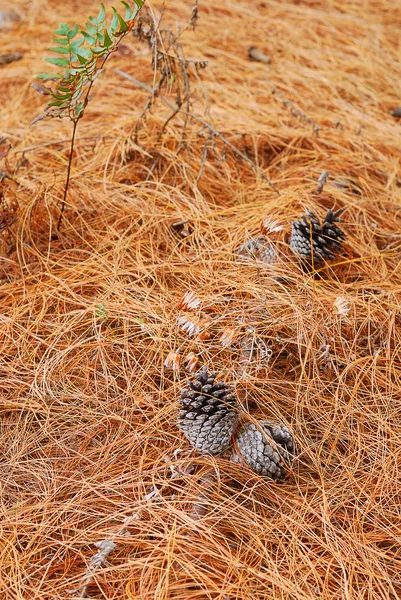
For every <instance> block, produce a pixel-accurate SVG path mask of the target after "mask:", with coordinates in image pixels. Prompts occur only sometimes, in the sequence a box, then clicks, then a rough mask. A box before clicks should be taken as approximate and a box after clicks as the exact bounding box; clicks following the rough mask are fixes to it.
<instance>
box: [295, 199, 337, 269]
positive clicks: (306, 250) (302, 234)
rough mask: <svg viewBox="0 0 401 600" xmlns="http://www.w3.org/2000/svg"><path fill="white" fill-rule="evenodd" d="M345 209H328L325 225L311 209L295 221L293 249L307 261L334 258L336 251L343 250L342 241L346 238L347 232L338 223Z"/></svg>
mask: <svg viewBox="0 0 401 600" xmlns="http://www.w3.org/2000/svg"><path fill="white" fill-rule="evenodd" d="M344 210H345V209H344V208H341V209H340V210H338V211H337V212H333V211H332V210H331V209H330V210H328V211H327V215H326V217H325V220H324V222H323V225H322V224H321V223H320V221H319V219H318V218H317V216H316V215H315V214H314V213H313V212H312V211H310V210H308V211H307V213H306V215H305V216H303V217H302V218H301V220H300V221H294V222H293V223H292V231H291V238H290V247H291V249H292V251H293V252H295V254H297V255H298V256H299V257H300V258H302V259H305V260H307V261H311V260H312V259H313V260H314V261H316V262H319V261H324V260H332V259H334V258H335V257H336V253H338V252H340V251H341V248H342V242H343V241H344V240H345V233H344V232H343V231H342V230H341V229H340V228H339V227H338V226H337V225H336V223H341V219H340V218H339V217H340V215H341V214H342V213H343V212H344ZM311 242H312V245H311Z"/></svg>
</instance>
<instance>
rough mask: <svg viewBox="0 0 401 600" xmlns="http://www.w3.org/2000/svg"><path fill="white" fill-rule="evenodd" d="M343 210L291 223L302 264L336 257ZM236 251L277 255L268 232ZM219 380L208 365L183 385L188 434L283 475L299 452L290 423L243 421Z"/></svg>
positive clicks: (210, 448)
mask: <svg viewBox="0 0 401 600" xmlns="http://www.w3.org/2000/svg"><path fill="white" fill-rule="evenodd" d="M343 211H344V209H340V210H338V211H336V212H334V211H333V210H328V211H327V214H326V217H325V218H324V221H323V222H321V221H319V219H318V217H317V216H316V215H315V214H314V213H313V212H312V211H307V213H306V214H305V215H304V216H302V217H301V219H300V220H299V221H294V222H293V223H292V229H291V236H290V240H289V246H290V248H291V250H292V252H293V253H294V254H295V255H296V256H297V257H298V258H299V260H300V261H301V262H302V263H304V264H309V265H310V264H314V263H319V262H320V263H321V262H324V261H326V260H332V259H334V258H335V256H336V253H338V252H340V250H341V248H342V242H343V241H344V239H345V234H344V233H343V231H342V230H341V229H340V228H339V227H338V225H337V223H340V222H341V219H340V216H341V214H342V213H343ZM272 226H274V223H273V224H272ZM262 232H263V228H262ZM237 253H238V255H239V256H241V257H243V258H252V257H253V258H257V259H259V260H261V261H263V262H266V263H273V262H275V260H276V247H275V245H274V244H273V243H271V242H269V243H268V242H267V240H266V238H265V236H264V235H262V236H259V237H258V238H254V239H252V240H248V242H246V243H245V244H244V245H243V246H241V248H239V250H238V251H237ZM215 379H216V373H213V374H211V375H209V374H208V372H207V369H206V367H204V368H203V369H202V371H201V372H200V373H199V374H198V375H197V376H196V380H195V381H194V382H189V383H188V385H187V387H185V388H184V389H183V391H182V393H181V398H180V412H179V418H178V424H179V427H180V428H181V430H182V431H183V433H184V434H185V436H186V437H187V438H188V440H189V441H190V443H191V444H192V446H194V447H195V448H197V450H199V452H202V453H210V454H222V453H225V452H230V453H231V456H230V458H231V460H232V461H233V462H237V463H240V464H243V465H247V466H248V467H250V468H251V469H252V470H253V471H254V472H255V473H257V474H259V475H263V476H265V477H269V478H271V479H274V480H280V479H282V478H283V477H284V476H285V473H286V467H287V466H288V465H290V463H291V459H292V457H293V455H294V453H295V443H294V440H293V437H292V435H291V433H290V432H289V430H288V428H287V427H285V426H282V425H277V424H274V423H271V422H269V421H265V420H262V421H257V422H256V423H254V422H249V423H245V424H244V425H242V426H240V425H239V416H238V415H239V411H238V404H237V399H236V396H235V393H234V392H233V389H232V388H231V387H230V386H229V385H228V384H226V383H224V382H216V381H215Z"/></svg>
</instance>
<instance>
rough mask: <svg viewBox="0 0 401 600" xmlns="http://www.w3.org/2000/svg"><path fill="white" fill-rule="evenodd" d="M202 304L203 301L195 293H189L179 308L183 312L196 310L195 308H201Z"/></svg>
mask: <svg viewBox="0 0 401 600" xmlns="http://www.w3.org/2000/svg"><path fill="white" fill-rule="evenodd" d="M200 304H201V300H200V298H198V296H197V295H196V294H195V292H187V293H186V294H185V295H184V297H183V299H182V300H181V302H180V306H179V307H180V308H182V309H183V310H195V308H199V306H200Z"/></svg>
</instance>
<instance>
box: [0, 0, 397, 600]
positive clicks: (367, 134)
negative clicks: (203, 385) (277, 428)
mask: <svg viewBox="0 0 401 600" xmlns="http://www.w3.org/2000/svg"><path fill="white" fill-rule="evenodd" d="M192 6H193V1H192V0H177V1H176V2H172V1H169V2H167V5H166V7H165V11H164V16H163V22H164V24H165V26H171V27H172V29H173V31H175V30H176V27H177V23H178V24H179V26H182V25H185V23H186V22H187V21H188V18H189V16H190V14H191V9H192ZM151 7H152V10H153V11H154V14H155V16H156V17H157V16H158V15H159V14H160V9H161V4H160V3H159V2H156V3H152V5H151ZM10 8H11V7H10V3H9V2H5V3H4V2H3V4H2V5H1V6H0V9H2V10H10ZM12 10H13V11H14V12H15V14H14V19H13V20H12V21H11V22H8V23H4V19H3V22H2V23H0V27H1V29H0V38H1V40H2V45H1V52H0V53H1V54H6V53H23V57H22V58H21V59H20V60H18V61H17V62H9V63H7V64H3V65H0V98H1V100H0V117H1V120H0V134H1V136H2V137H4V138H7V141H4V142H3V144H2V146H1V148H2V149H3V152H4V153H6V149H7V148H8V147H9V145H10V144H11V150H10V151H9V153H8V156H7V157H4V158H3V159H2V162H1V164H0V166H1V168H2V169H3V173H4V174H6V177H5V178H4V179H3V183H2V195H3V198H2V205H1V211H2V213H1V215H2V219H3V221H4V222H7V224H8V225H9V226H8V227H7V228H6V229H4V231H3V233H2V234H1V235H2V255H1V259H0V267H1V286H0V297H1V310H0V340H1V353H0V377H1V380H0V387H1V413H0V486H1V498H0V597H1V598H4V599H7V600H8V599H13V600H14V599H18V600H22V599H24V600H30V599H34V598H35V599H37V600H44V599H49V600H50V599H56V598H57V599H58V598H60V599H67V598H80V597H83V596H85V595H86V596H87V597H89V598H96V599H99V600H100V599H102V598H107V599H108V600H111V599H117V598H128V599H134V598H135V599H140V600H150V599H158V600H159V599H166V600H167V599H180V600H203V599H207V598H209V599H213V600H224V599H225V600H227V599H229V600H234V599H244V600H245V599H246V600H250V599H253V600H254V599H258V600H259V599H271V600H273V599H274V600H278V599H283V600H284V599H285V600H289V599H299V600H312V599H313V600H319V599H320V600H322V599H330V600H335V599H338V600H344V599H346V600H356V599H358V600H365V599H366V600H368V599H369V600H370V599H378V598H381V599H388V600H390V599H392V600H395V599H397V598H401V575H400V572H401V550H400V548H401V544H400V541H401V540H400V531H401V518H400V517H401V503H400V484H401V473H400V456H401V450H400V436H401V419H400V409H401V393H400V366H401V365H400V359H401V357H400V348H401V346H400V343H401V334H400V291H401V271H400V245H401V193H400V185H401V180H400V178H399V162H400V146H401V137H400V127H401V124H400V123H399V121H398V120H397V118H394V117H393V116H391V114H390V112H391V111H392V110H393V109H394V107H395V106H397V105H398V104H401V83H400V81H401V67H400V62H399V53H400V22H401V6H400V4H399V3H398V2H396V1H390V0H375V1H373V0H372V1H370V2H367V1H364V0H347V1H345V0H338V1H334V0H333V1H331V0H330V1H327V2H323V1H313V0H305V1H302V0H298V1H293V2H285V1H280V0H276V1H273V0H263V1H257V2H254V3H250V2H247V1H246V0H221V1H220V2H217V3H211V2H206V1H205V0H201V1H200V5H199V21H198V24H197V27H196V30H195V31H192V30H191V29H189V30H188V31H186V32H185V33H184V34H183V36H182V37H181V44H182V47H183V49H184V51H185V55H186V57H187V58H191V59H192V58H193V59H202V60H207V61H208V65H207V67H206V68H205V69H202V70H199V71H198V76H197V77H196V75H195V71H191V85H192V92H193V95H192V96H191V101H192V102H193V106H192V107H191V111H192V114H193V115H195V116H196V117H197V119H198V120H196V119H193V118H190V119H187V120H186V119H185V110H184V111H182V112H180V113H178V114H177V115H176V116H175V117H174V118H173V119H171V120H170V121H169V122H168V123H167V125H166V126H165V128H164V130H163V129H162V128H163V124H164V123H165V122H166V120H167V119H168V117H169V116H170V115H171V112H172V111H171V108H170V107H169V106H168V105H167V104H166V103H165V102H163V101H162V100H160V99H155V101H154V103H153V105H152V106H151V107H150V110H149V111H147V113H146V115H145V116H144V118H143V119H142V120H141V122H140V125H139V126H138V125H137V122H138V119H139V117H140V116H141V114H142V112H143V109H144V107H145V105H146V102H147V100H148V96H149V94H148V92H147V91H146V89H144V88H143V87H140V86H138V85H136V84H134V83H133V82H132V81H130V80H129V79H126V78H124V77H123V76H121V75H120V74H118V73H117V72H116V71H115V69H120V70H122V71H123V72H125V73H127V74H128V75H130V76H133V77H135V78H136V79H138V80H140V81H141V82H142V83H145V84H147V85H148V86H152V84H153V71H152V65H151V51H150V50H149V48H148V47H147V46H146V44H144V43H141V42H139V41H138V40H137V39H135V38H134V37H133V36H128V37H126V38H125V39H124V42H123V43H124V49H123V50H124V51H123V52H119V53H116V54H115V56H112V57H111V59H110V61H109V63H108V65H107V68H106V72H105V73H103V74H102V75H101V76H100V78H99V79H98V81H97V82H96V86H95V88H94V90H95V97H94V99H93V101H92V102H91V104H90V105H89V108H88V109H87V112H86V115H85V117H84V119H83V120H82V121H81V122H80V124H79V129H78V139H77V143H76V147H75V151H74V160H73V167H72V180H71V186H70V193H69V196H68V205H67V208H66V211H65V217H64V222H63V226H62V229H61V233H60V234H58V235H57V232H56V230H55V223H56V221H57V218H58V215H59V211H58V206H59V202H60V198H61V197H62V193H63V182H64V178H65V170H66V164H67V159H68V148H69V137H70V135H71V125H70V123H69V122H68V121H67V120H60V119H53V120H51V119H46V120H43V121H40V122H39V123H36V124H35V125H33V126H31V127H29V123H30V122H31V121H32V119H33V118H34V117H35V116H36V115H37V114H39V113H40V112H41V111H42V109H43V105H44V103H45V100H46V99H45V98H44V97H42V96H40V95H39V94H38V93H37V92H36V91H35V90H33V89H32V88H31V87H30V84H31V83H32V81H33V79H32V76H33V74H34V73H37V72H40V71H43V70H45V68H44V66H43V63H42V58H43V57H44V56H47V55H49V52H48V51H47V50H46V48H47V47H48V46H49V43H50V40H51V34H52V31H53V30H54V29H55V28H56V27H57V26H58V23H59V22H61V21H64V22H67V23H74V22H75V21H78V22H79V23H81V24H83V23H84V22H85V20H86V19H87V17H88V15H89V14H94V13H95V12H96V11H97V10H98V4H97V3H96V2H93V1H92V0H90V1H89V0H81V1H80V2H76V1H75V0H66V1H65V2H61V3H60V2H56V1H55V0H31V1H28V0H25V1H24V0H16V1H15V2H13V6H12ZM250 46H256V47H258V48H259V49H260V50H262V51H263V52H264V53H265V54H267V55H268V56H269V57H270V59H271V62H270V64H269V65H266V64H264V63H260V62H255V61H251V60H249V58H248V48H249V47H250ZM5 62H7V61H5ZM171 88H172V89H171V91H169V90H168V89H165V90H164V91H163V94H164V96H165V97H166V98H168V99H169V101H170V102H175V98H176V91H175V88H174V82H173V83H172V86H171ZM184 108H185V107H184ZM199 119H201V120H203V121H205V122H206V123H209V124H212V126H213V128H214V131H215V132H219V133H221V134H222V135H223V136H224V137H225V139H226V140H228V141H229V142H230V143H231V144H232V145H233V146H234V149H233V148H231V147H229V146H227V144H225V143H224V141H222V139H221V137H219V136H218V135H215V134H213V131H212V133H211V129H210V127H209V128H208V127H207V126H204V125H202V123H201V122H200V121H199ZM186 121H187V122H186ZM136 132H137V140H136V139H135V134H136ZM136 141H137V143H136ZM238 151H239V152H241V153H242V154H243V155H245V156H246V157H247V158H248V161H247V160H245V159H243V158H241V157H240V156H239V154H238ZM249 160H250V161H253V163H255V165H257V167H258V168H259V169H260V170H262V171H263V172H264V174H265V176H266V177H267V178H268V179H269V180H270V181H271V182H272V183H273V185H274V186H275V188H276V189H277V190H278V192H279V194H278V193H276V191H275V190H274V189H272V187H271V186H270V185H269V183H268V181H267V180H266V179H263V177H262V176H261V174H260V172H257V170H255V168H253V167H252V165H251V164H250V163H249ZM323 169H324V170H327V171H328V173H329V175H330V178H329V180H328V182H327V184H326V185H325V187H324V189H323V190H322V191H321V192H320V193H314V191H315V189H316V186H317V183H316V181H317V179H318V177H319V175H320V173H321V171H322V170H323ZM339 179H340V180H344V179H347V180H348V181H349V180H351V183H349V184H348V185H345V184H344V182H343V183H341V182H340V183H339V182H338V180H339ZM336 180H337V181H336ZM332 206H335V207H336V208H341V207H345V208H346V211H345V213H344V224H343V225H342V227H343V229H344V231H345V232H346V234H347V240H346V243H345V246H344V252H343V254H342V255H341V256H338V258H337V259H336V260H335V261H334V262H332V263H331V264H330V265H325V266H323V267H321V268H319V269H318V271H319V272H318V273H315V272H305V271H304V270H303V269H302V268H301V266H300V265H299V263H298V262H297V260H296V259H295V257H294V256H293V255H292V254H291V252H290V251H289V249H288V234H289V232H290V229H291V222H292V220H293V219H294V218H297V217H298V216H299V215H300V214H301V213H303V212H304V211H305V210H306V209H309V208H310V209H313V210H314V211H315V212H316V213H317V214H319V215H320V216H322V215H323V214H324V212H325V211H326V210H327V209H328V208H330V207H332ZM269 216H270V217H272V218H273V219H275V220H277V221H278V222H279V223H280V224H281V225H283V231H281V232H275V233H273V234H271V238H272V240H274V241H276V242H277V245H278V247H279V248H280V251H281V253H282V259H281V261H280V262H279V263H278V264H275V265H266V264H264V263H261V262H260V261H257V260H250V261H248V262H240V261H238V260H237V257H236V255H235V250H236V249H237V248H238V247H239V246H240V245H241V244H243V243H244V242H245V241H246V240H247V239H249V237H252V236H254V235H257V234H258V232H259V228H260V223H261V221H262V219H263V218H265V217H269ZM14 218H15V219H16V220H15V221H14ZM181 222H182V224H179V225H177V223H181ZM188 291H192V292H194V294H196V296H198V297H199V299H200V301H201V303H200V306H198V307H196V308H195V309H192V310H184V309H183V308H182V307H180V302H181V301H182V298H183V296H184V294H185V293H186V292H188ZM341 298H345V300H344V302H345V307H346V310H344V309H342V308H341V306H342V304H341V302H340V304H339V299H341ZM339 306H340V311H339V310H338V307H339ZM348 309H349V310H348ZM180 317H185V318H187V319H190V320H191V321H193V322H195V326H197V327H199V328H200V330H201V333H200V334H196V327H195V330H194V331H195V335H192V336H191V335H189V333H188V331H185V330H183V329H182V327H181V326H180V324H179V322H178V321H177V319H179V318H180ZM181 325H182V320H181ZM222 336H224V337H223V338H222ZM222 339H223V344H222ZM227 340H228V342H227ZM226 342H227V343H226ZM178 351H179V354H178V357H177V356H175V355H174V354H173V355H172V354H170V358H169V364H170V366H176V367H179V368H176V369H168V368H166V367H165V365H164V363H165V361H166V359H167V357H168V355H169V353H171V352H173V353H175V352H178ZM190 353H194V355H195V356H196V358H197V359H198V366H199V367H200V366H201V365H202V364H206V365H207V366H208V367H209V368H210V369H212V370H216V371H219V372H220V374H221V375H220V377H221V378H222V379H223V380H226V381H228V382H232V383H234V384H235V386H236V391H237V394H238V397H239V399H240V402H241V407H242V412H243V415H247V414H248V415H250V418H258V419H261V418H268V419H271V420H275V421H277V422H281V423H284V424H287V425H288V426H289V427H290V428H291V430H292V431H293V433H294V436H295V438H296V440H297V446H298V455H297V458H296V459H295V460H294V462H293V465H292V470H291V472H289V473H288V475H287V478H286V479H285V481H284V482H283V483H272V482H270V481H268V480H264V479H262V478H260V477H258V476H257V475H255V474H254V473H252V472H251V471H250V470H248V469H245V468H242V467H239V466H238V465H235V464H232V463H230V462H229V461H228V460H227V459H225V458H219V457H209V456H199V455H197V454H196V453H195V452H191V449H190V447H189V444H188V442H187V441H186V439H185V438H184V436H183V435H182V434H181V432H180V431H179V429H178V428H177V426H176V411H177V398H178V395H179V392H180V389H181V387H182V385H183V383H184V381H185V380H186V378H187V377H188V376H191V374H190V373H189V371H188V369H187V366H188V363H187V362H186V360H187V357H188V354H190ZM172 358H173V359H174V360H173V361H172V360H171V359H172ZM193 358H194V357H193ZM194 360H195V359H194ZM178 363H180V364H178ZM102 540H109V543H111V542H112V543H113V544H114V545H115V548H114V549H113V550H112V551H111V552H110V553H109V554H108V556H107V558H106V559H105V560H104V561H101V560H100V559H101V556H102V555H101V554H98V555H97V560H98V563H100V562H102V564H98V565H97V566H96V564H95V559H94V557H96V553H97V552H98V548H97V547H96V545H95V544H97V543H99V542H101V541H102ZM104 547H105V543H104V542H103V549H104ZM106 547H107V544H106ZM101 550H102V548H99V551H101ZM99 557H100V558H99ZM88 569H89V571H88ZM91 569H92V572H90V570H91ZM89 575H93V577H92V576H91V577H89Z"/></svg>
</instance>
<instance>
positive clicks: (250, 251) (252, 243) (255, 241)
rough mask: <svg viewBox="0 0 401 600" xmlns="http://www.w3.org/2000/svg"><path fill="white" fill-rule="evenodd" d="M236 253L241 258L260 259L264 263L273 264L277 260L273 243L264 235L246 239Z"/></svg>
mask: <svg viewBox="0 0 401 600" xmlns="http://www.w3.org/2000/svg"><path fill="white" fill-rule="evenodd" d="M236 254H237V256H238V257H239V258H240V259H242V260H252V259H253V260H260V261H261V262H264V263H266V264H273V263H276V262H277V260H278V256H277V252H276V247H275V244H273V243H271V242H268V241H267V240H266V238H265V236H264V235H260V236H259V237H257V238H252V239H250V240H248V241H246V242H245V244H242V246H240V247H239V248H238V250H237V251H236Z"/></svg>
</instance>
